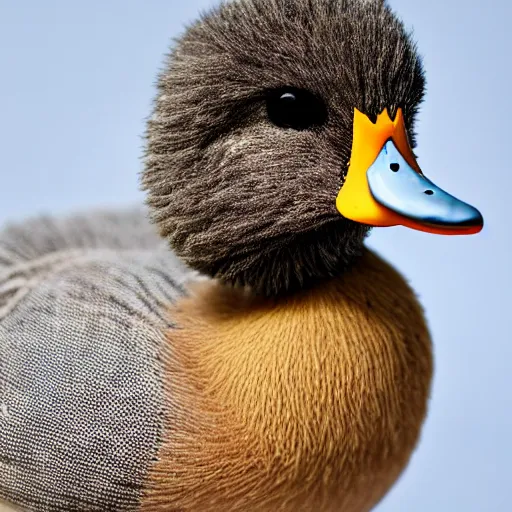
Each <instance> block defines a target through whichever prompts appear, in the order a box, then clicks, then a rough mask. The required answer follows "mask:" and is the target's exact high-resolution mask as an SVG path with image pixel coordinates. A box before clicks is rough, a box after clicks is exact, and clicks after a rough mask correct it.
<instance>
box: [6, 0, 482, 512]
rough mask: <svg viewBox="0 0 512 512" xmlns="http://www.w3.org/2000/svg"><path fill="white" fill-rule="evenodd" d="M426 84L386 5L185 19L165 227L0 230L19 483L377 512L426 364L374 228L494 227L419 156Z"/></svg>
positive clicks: (159, 214)
mask: <svg viewBox="0 0 512 512" xmlns="http://www.w3.org/2000/svg"><path fill="white" fill-rule="evenodd" d="M424 82H425V81H424V74H423V69H422V64H421V60H420V58H419V57H418V54H417V52H416V48H415V45H414V44H413V42H412V41H411V38H410V35H409V34H408V33H407V32H406V31H405V29H404V27H403V25H402V23H401V22H400V21H399V19H398V18H397V17H396V16H395V14H393V12H392V11H391V9H390V8H389V7H388V6H387V5H385V4H383V3H382V2H380V1H377V0H367V1H365V0H236V1H234V2H231V3H224V4H222V5H221V6H220V7H219V8H217V9H214V10H212V11H211V12H209V13H208V14H206V15H204V16H203V17H202V18H201V19H200V20H199V21H197V22H196V23H194V24H193V25H192V26H190V27H189V28H188V30H187V31H186V33H185V34H184V36H183V37H182V38H181V39H180V40H179V41H178V42H177V44H176V46H175V48H174V50H173V51H172V54H171V55H170V57H169V59H168V62H167V64H166V66H165V69H164V71H163V72H162V74H161V76H160V80H159V89H158V97H157V99H156V103H155V108H154V115H153V117H152V119H151V120H150V121H149V127H148V131H147V152H146V166H145V171H144V174H143V177H142V181H143V186H144V188H145V190H146V191H147V195H148V204H149V207H150V210H151V218H152V221H153V223H152V224H150V223H149V222H147V221H146V216H145V213H144V212H143V211H141V210H133V211H124V212H94V213H89V214H86V215H77V216H74V217H67V218H62V219H60V218H57V219H56V218H52V217H48V218H39V219H34V220H30V221H27V222H25V223H23V224H20V225H15V226H11V227H7V228H5V230H4V231H3V233H2V234H1V235H0V499H3V500H4V501H5V502H9V503H11V504H12V506H14V507H19V508H20V509H21V510H31V511H38V512H39V511H41V512H50V511H51V512H54V511H102V512H104V511H120V512H121V511H141V512H159V511H166V512H171V511H173V512H178V511H187V512H189V511H257V512H270V511H273V512H277V511H283V512H284V511H287V512H288V511H290V512H292V511H293V512H297V511H299V512H300V511H311V512H316V511H323V512H330V511H333V512H334V511H339V512H363V511H368V510H370V509H371V508H372V507H373V506H374V505H375V504H376V503H377V502H378V501H379V500H380V499H381V498H382V497H383V496H384V495H385V493H386V492H387V491H388V489H389V488H390V487H391V486H392V484H393V483H394V482H395V480H396V479H397V477H398V476H399V475H400V473H401V472H402V470H403V469H404V467H405V466H406V464H407V462H408V461H409V458H410V456H411V452H412V451H413V449H414V447H415V445H416V443H417V441H418V437H419V434H420V429H421V425H422V422H423V420H424V418H425V414H426V409H427V400H428V396H429V389H430V382H431V376H432V355H431V344H430V339H429V334H428V331H427V328H426V326H425V321H424V318H423V314H422V310H421V307H420V305H419V304H418V302H417V300H416V298H415V296H414V293H413V292H412V291H411V289H410V288H409V287H408V285H407V284H406V283H405V281H404V279H403V278H402V277H401V276H400V275H399V274H398V273H397V272H396V271H395V270H394V269H393V268H392V267H391V266H389V265H388V264H387V263H386V262H384V261H383V260H382V259H380V258H379V257H378V256H377V255H375V254H374V253H372V252H371V251H369V250H367V249H365V247H364V245H363V242H364V239H365V237H366V235H367V233H368V231H369V229H370V226H392V225H399V224H401V225H404V226H408V227H411V228H414V229H421V230H423V231H428V232H432V233H442V234H470V233H476V232H478V231H479V230H480V229H481V227H482V223H483V221H482V217H481V215H480V214H479V212H478V211H477V210H476V209H474V208H473V207H471V206H469V205H468V204H466V203H463V202H462V201H459V200H457V199H456V198H454V197H453V196H451V195H449V194H447V193H446V192H444V191H443V190H441V189H440V188H438V187H437V186H436V185H434V184H433V183H432V182H431V181H429V180H428V179H427V178H426V177H425V176H424V175H423V173H422V171H421V170H420V168H419V166H418V163H417V161H416V158H415V155H414V153H413V147H414V143H415V136H414V131H413V127H414V121H415V116H416V113H417V111H418V106H419V104H420V102H421V100H422V98H423V95H424ZM154 225H156V226H158V229H159V232H160V235H161V238H159V237H158V236H157V235H156V234H155V232H154V231H153V229H154V228H153V226H154ZM169 245H170V247H171V248H172V251H170V250H169Z"/></svg>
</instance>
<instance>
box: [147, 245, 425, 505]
mask: <svg viewBox="0 0 512 512" xmlns="http://www.w3.org/2000/svg"><path fill="white" fill-rule="evenodd" d="M172 316H173V318H174V319H175V321H176V322H177V326H179V329H178V330H170V331H169V332H168V336H167V338H168V343H169V345H168V346H169V348H170V350H171V352H170V354H172V355H171V356H170V357H168V358H166V363H165V364H167V365H169V370H168V371H170V372H171V373H172V374H175V373H177V374H178V375H179V378H178V379H177V382H179V385H178V386H176V387H175V388H173V386H172V385H171V386H170V388H169V389H170V390H171V394H172V397H173V399H176V397H180V398H179V401H180V402H183V403H187V404H189V405H190V406H191V407H187V409H186V410H183V411H182V412H181V413H180V414H178V415H175V416H173V418H172V425H173V428H172V429H171V428H170V429H169V430H168V432H169V437H168V438H167V439H166V440H165V441H164V443H163V447H162V451H161V453H162V458H161V459H160V461H159V462H157V463H156V465H155V467H154V468H153V469H152V474H153V476H152V478H151V481H152V482H153V486H152V487H151V490H150V491H149V493H148V495H147V502H146V503H147V505H146V506H144V507H143V509H144V510H159V508H158V507H159V505H160V506H162V505H163V504H164V503H165V500H166V499H168V497H169V496H173V501H174V500H176V504H177V509H179V510H258V511H260V510H261V511H270V510H282V511H301V510H303V511H315V510H322V511H331V510H332V511H363V510H370V509H371V508H372V507H373V505H375V503H376V502H377V501H379V500H380V498H381V497H382V496H383V495H384V494H385V492H386V491H387V490H388V489H389V487H390V486H391V485H392V484H393V483H394V481H395V480H396V478H397V477H398V475H399V474H400V473H401V471H402V470H403V468H404V467H405V465H406V464H407V462H408V460H409V457H410V455H411V452H412V450H413V448H414V446H415V444H416V442H417V439H418V436H419V432H420V427H421V425H422V422H423V420H424V417H425V413H426V408H427V400H428V396H429V390H430V382H431V376H432V357H431V345H430V338H429V335H428V331H427V329H426V327H425V323H424V319H423V314H422V312H421V309H420V307H419V305H418V303H417V302H416V299H415V297H414V295H413V293H412V292H411V290H410V289H409V287H408V286H407V285H406V283H405V282H404V280H403V279H402V278H401V277H400V275H399V274H397V273H396V272H395V271H394V270H393V269H392V268H391V267H390V266H389V265H388V264H386V263H385V262H384V261H383V260H381V259H380V258H378V257H377V256H376V255H375V254H373V253H371V252H370V251H366V252H365V254H364V255H363V256H362V258H361V259H360V260H359V261H358V262H357V263H356V264H355V265H354V267H353V268H352V269H351V270H350V271H348V272H347V274H346V275H344V276H342V277H340V278H339V279H336V280H333V281H331V282H328V283H325V284H324V285H323V286H320V287H318V288H315V289H311V290H307V291H304V292H302V293H300V294H298V295H294V296H293V297H288V298H283V299H262V298H255V297H254V296H252V295H250V294H249V295H248V294H246V293H244V292H243V291H240V290H234V289H232V288H227V287H225V286H223V285H219V284H218V283H212V282H209V283H202V284H201V285H199V286H198V287H197V288H196V290H195V291H194V292H193V294H192V295H191V297H189V298H187V299H184V300H182V301H180V302H179V303H177V305H176V308H175V309H174V310H173V312H172ZM176 365H178V366H176ZM176 368H178V370H176ZM175 428H177V429H178V430H179V431H180V432H181V433H182V434H185V435H180V436H176V437H175V436H173V434H172V431H173V429H175ZM199 439H200V440H201V441H200V442H198V440H199Z"/></svg>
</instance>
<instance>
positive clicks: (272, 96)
mask: <svg viewBox="0 0 512 512" xmlns="http://www.w3.org/2000/svg"><path fill="white" fill-rule="evenodd" d="M267 113H268V117H269V119H270V121H271V122H272V123H274V124H275V125H276V126H279V127H280V128H292V129H294V130H307V129H308V128H313V127H318V126H322V125H323V124H325V122H326V121H327V107H326V105H325V103H324V102H323V101H322V99H321V98H319V97H318V96H315V95H314V94H313V93H311V92H309V91H306V90H304V89H295V88H286V89H277V90H274V91H270V92H269V93H268V96H267Z"/></svg>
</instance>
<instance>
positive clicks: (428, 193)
mask: <svg viewBox="0 0 512 512" xmlns="http://www.w3.org/2000/svg"><path fill="white" fill-rule="evenodd" d="M425 194H427V196H433V195H434V191H433V190H425Z"/></svg>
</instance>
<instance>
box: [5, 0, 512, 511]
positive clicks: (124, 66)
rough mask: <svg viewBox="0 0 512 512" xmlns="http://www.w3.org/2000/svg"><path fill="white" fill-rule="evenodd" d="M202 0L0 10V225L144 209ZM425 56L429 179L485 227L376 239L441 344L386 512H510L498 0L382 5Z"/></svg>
mask: <svg viewBox="0 0 512 512" xmlns="http://www.w3.org/2000/svg"><path fill="white" fill-rule="evenodd" d="M209 4H210V2H209V1H207V0H187V1H186V2H182V1H181V0H145V1H142V0H138V1H134V0H109V1H102V0H88V1H87V2H86V1H81V2H79V1H74V2H69V1H67V0H45V1H41V0H24V1H23V2H22V1H15V0H0V178H1V180H0V221H1V222H3V221H4V220H7V219H9V220H12V219H20V218H23V217H24V216H26V215H31V214H35V213H38V212H55V213H60V212H68V211H73V210H76V209H83V208H88V207H92V206H95V205H124V204H130V203H133V202H137V201H142V194H141V193H140V192H139V191H138V172H139V171H140V169H141V161H140V156H141V148H142V139H141V135H142V134H143V131H144V122H145V118H146V117H147V116H148V115H149V112H150V105H151V101H152V98H153V95H154V80H155V77H156V73H157V70H158V69H159V68H160V66H161V64H162V62H163V54H164V53H165V52H166V51H167V48H168V46H169V44H170V41H171V38H172V37H175V36H176V35H178V34H179V33H180V31H181V30H182V27H183V24H184V23H186V22H188V21H191V20H192V19H193V18H194V17H195V16H196V14H197V12H198V11H199V10H200V9H203V8H205V7H207V6H208V5H209ZM391 5H392V6H393V7H394V8H395V9H396V10H397V11H398V12H399V13H400V15H401V16H402V17H403V19H404V20H405V22H406V24H407V25H408V26H413V27H414V30H415V37H416V39H417V40H418V42H419V47H420V51H421V53H422V54H423V55H424V59H425V65H426V69H427V77H428V83H429V89H428V95H427V99H426V102H425V104H424V106H423V109H422V112H421V115H420V122H419V125H418V143H419V146H418V149H417V152H418V153H419V156H420V164H421V166H422V168H423V170H424V171H425V173H426V174H427V176H428V177H430V178H431V179H433V180H434V181H435V182H437V184H439V185H440V186H442V187H444V188H446V189H447V190H448V191H449V192H452V193H454V194H455V195H457V196H459V197H461V198H462V199H464V200H466V201H468V202H470V203H473V204H475V205H476V206H478V207H479V208H480V209H481V211H482V213H483V214H484V217H485V220H486V228H485V231H484V232H483V233H482V234H480V235H478V236H474V237H437V236H434V235H428V234H422V233H419V232H413V231H411V230H406V229H405V228H388V229H381V230H375V232H374V233H373V235H372V237H371V239H370V241H369V244H370V245H371V246H372V247H374V248H376V249H377V250H378V251H379V252H380V253H382V254H383V255H384V256H385V257H386V258H388V259H389V260H390V261H391V262H393V263H394V264H395V265H396V266H397V267H398V268H399V269H400V270H401V271H402V272H403V273H404V274H405V276H407V278H408V279H409V280H410V282H411V283H412V285H413V286H414V288H415V289H416V290H417V292H418V294H419V296H420V298H421V301H422V303H423V305H424V307H425V310H426V313H427V317H428V321H429V324H430V327H431V330H432V334H433V339H434V343H435V358H436V373H435V381H434V387H433V392H432V398H431V404H430V413H429V417H428V421H427V423H426V425H425V429H424V431H423V435H422V439H421V442H420V444H419V446H418V449H417V451H416V453H415V455H414V457H413V459H412V462H411V464H410V466H409V468H408V469H407V471H406V472H405V473H404V475H403V477H402V478H401V480H400V481H399V482H398V484H397V485H396V486H395V488H394V489H393V491H392V492H391V493H390V494H389V495H388V496H387V497H386V499H385V501H384V502H383V503H382V504H381V505H380V506H379V507H378V510H379V511H380V512H396V511H406V512H409V511H418V512H423V511H424V512H432V511H467V512H469V511H485V512H487V511H505V510H510V502H511V500H510V496H509V494H510V492H511V485H512V478H511V476H512V471H511V459H512V443H511V435H512V399H511V393H512V392H511V388H512V371H511V359H512V336H511V334H510V316H509V315H511V314H512V311H511V305H512V295H511V285H512V279H511V273H510V248H511V237H510V231H511V230H510V221H511V217H512V215H511V213H510V209H511V202H512V200H511V197H510V196H511V192H512V178H511V176H512V169H511V166H510V161H511V155H510V149H511V144H510V142H509V138H510V136H511V134H512V130H511V124H512V107H511V92H510V91H511V87H510V81H511V78H512V75H511V72H510V65H511V57H510V55H511V54H512V44H511V41H512V39H511V31H510V27H509V25H510V20H511V19H512V6H511V3H510V2H509V1H508V0H489V1H487V2H481V1H475V0H429V1H428V2H425V1H422V0H391Z"/></svg>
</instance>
